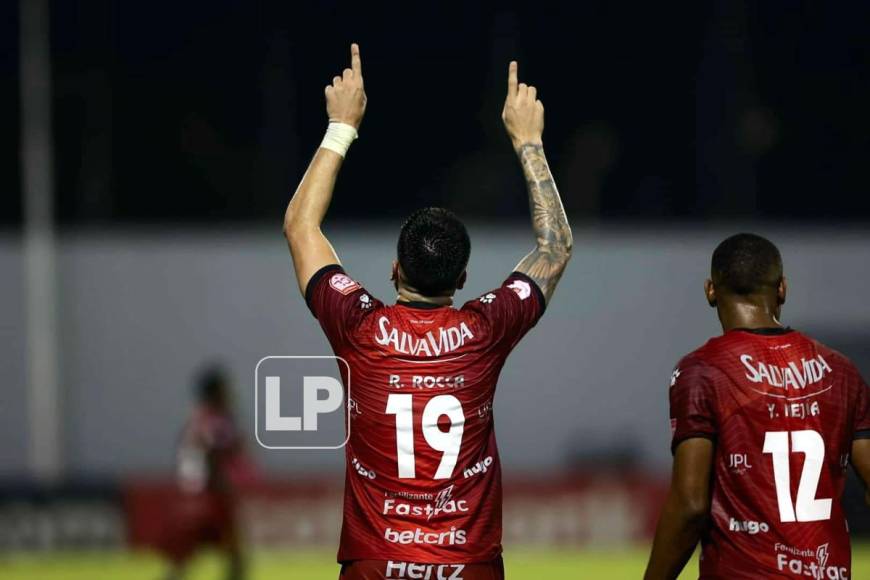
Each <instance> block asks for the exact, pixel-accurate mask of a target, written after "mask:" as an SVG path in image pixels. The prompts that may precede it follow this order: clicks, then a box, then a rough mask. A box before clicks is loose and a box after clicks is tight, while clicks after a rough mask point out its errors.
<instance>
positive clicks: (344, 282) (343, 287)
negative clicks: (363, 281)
mask: <svg viewBox="0 0 870 580" xmlns="http://www.w3.org/2000/svg"><path fill="white" fill-rule="evenodd" d="M329 285H330V286H332V289H333V290H335V291H336V292H340V293H342V294H344V295H347V294H350V293H351V292H353V291H354V290H356V289H357V288H359V284H357V283H356V282H355V281H353V280H352V279H351V277H350V276H348V275H347V274H342V273H341V272H339V273H338V274H333V275H332V278H330V279H329Z"/></svg>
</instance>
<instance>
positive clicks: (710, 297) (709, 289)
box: [704, 278, 716, 308]
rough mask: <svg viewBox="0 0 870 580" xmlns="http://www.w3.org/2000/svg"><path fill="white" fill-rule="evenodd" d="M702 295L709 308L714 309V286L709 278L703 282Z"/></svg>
mask: <svg viewBox="0 0 870 580" xmlns="http://www.w3.org/2000/svg"><path fill="white" fill-rule="evenodd" d="M704 295H705V296H706V297H707V304H709V305H710V307H711V308H716V286H714V285H713V280H711V279H710V278H707V279H706V280H704Z"/></svg>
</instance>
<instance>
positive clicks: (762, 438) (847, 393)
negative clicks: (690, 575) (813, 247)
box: [645, 234, 870, 580]
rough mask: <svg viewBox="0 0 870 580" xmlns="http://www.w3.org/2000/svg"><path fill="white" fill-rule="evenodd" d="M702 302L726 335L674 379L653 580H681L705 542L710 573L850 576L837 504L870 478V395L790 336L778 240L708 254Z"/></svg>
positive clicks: (747, 238) (840, 361)
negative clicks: (666, 484)
mask: <svg viewBox="0 0 870 580" xmlns="http://www.w3.org/2000/svg"><path fill="white" fill-rule="evenodd" d="M711 269H712V276H711V279H709V280H707V282H706V285H705V291H706V295H707V301H708V302H709V303H710V305H711V306H714V307H715V308H716V309H717V311H718V313H719V320H720V321H721V323H722V329H723V330H724V334H723V335H722V336H719V337H716V338H713V339H711V340H709V341H708V342H707V343H706V344H705V345H704V346H702V347H701V348H699V349H698V350H696V351H694V352H692V353H691V354H689V355H687V356H686V357H684V358H683V359H682V360H681V361H680V362H679V363H678V364H677V367H676V369H675V370H674V373H673V376H672V377H671V386H670V403H671V431H672V432H673V442H672V444H671V447H672V451H673V453H674V466H673V475H672V481H671V489H670V493H669V495H668V498H667V500H666V503H665V505H664V508H663V510H662V515H661V518H660V520H659V524H658V529H657V530H656V537H655V541H654V543H653V548H652V555H651V556H650V561H649V565H648V567H647V571H646V576H645V577H646V579H647V580H660V579H666V578H676V577H677V576H678V574H679V573H680V571H681V570H682V569H683V567H684V566H685V564H686V561H687V560H688V559H689V557H690V556H691V554H692V552H693V550H694V549H695V545H696V544H697V543H698V541H699V540H700V542H701V547H702V550H701V564H700V577H701V578H723V579H724V578H727V579H729V580H734V579H738V580H739V579H749V578H752V579H758V578H815V579H818V580H822V579H825V580H827V579H831V580H846V579H848V578H851V577H852V573H851V553H850V547H849V530H848V527H847V524H846V519H845V517H844V515H843V509H842V506H841V504H840V496H841V494H842V492H843V487H844V485H845V482H846V471H847V469H848V466H849V464H850V463H851V464H852V466H853V467H854V469H855V470H856V472H857V473H858V475H859V476H860V477H861V479H862V480H863V481H864V482H865V483H867V482H870V439H868V437H870V394H868V390H867V384H866V383H865V382H864V381H863V380H862V378H861V377H860V375H859V374H858V371H857V370H856V369H855V367H854V366H853V364H852V363H851V362H850V361H849V360H848V359H847V358H846V357H844V356H843V355H841V354H840V353H838V352H836V351H834V350H831V349H830V348H828V347H826V346H824V345H823V344H820V343H818V342H816V341H814V340H812V339H811V338H809V337H807V336H806V335H804V334H802V333H800V332H798V331H796V330H792V329H791V328H788V327H783V326H782V324H780V322H779V321H780V310H781V308H782V305H783V304H784V303H785V297H786V282H785V278H784V277H783V269H782V258H781V257H780V253H779V250H778V249H777V248H776V246H774V245H773V244H772V243H771V242H770V241H768V240H766V239H764V238H762V237H760V236H757V235H753V234H738V235H735V236H732V237H730V238H728V239H726V240H725V241H723V242H722V243H721V244H719V246H718V247H717V248H716V250H715V251H714V252H713V260H712V268H711Z"/></svg>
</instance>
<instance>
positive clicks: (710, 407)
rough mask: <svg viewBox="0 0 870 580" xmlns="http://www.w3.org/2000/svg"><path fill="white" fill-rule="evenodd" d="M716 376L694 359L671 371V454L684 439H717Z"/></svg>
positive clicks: (683, 362)
mask: <svg viewBox="0 0 870 580" xmlns="http://www.w3.org/2000/svg"><path fill="white" fill-rule="evenodd" d="M717 372H718V371H717V370H716V369H715V368H713V367H711V366H710V365H708V364H706V363H704V362H702V361H699V360H697V359H683V360H682V361H680V363H679V364H678V365H677V367H676V368H675V369H674V373H673V375H671V387H670V405H671V452H674V451H675V450H676V448H677V445H679V444H680V443H682V442H683V441H685V440H686V439H691V438H693V437H704V438H706V439H714V440H715V439H716V435H717V433H718V427H717V422H716V412H715V410H716V405H715V396H716V393H715V380H716V373H717Z"/></svg>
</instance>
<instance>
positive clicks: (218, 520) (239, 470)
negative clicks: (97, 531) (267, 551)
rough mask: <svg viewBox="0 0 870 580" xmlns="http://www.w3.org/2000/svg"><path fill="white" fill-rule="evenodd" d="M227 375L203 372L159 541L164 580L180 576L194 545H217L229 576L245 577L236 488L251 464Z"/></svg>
mask: <svg viewBox="0 0 870 580" xmlns="http://www.w3.org/2000/svg"><path fill="white" fill-rule="evenodd" d="M227 389H228V379H227V376H226V375H225V374H224V372H223V371H222V370H220V369H218V368H210V369H207V370H206V371H204V372H203V374H202V376H200V378H199V381H198V385H197V398H198V401H197V405H196V407H195V408H194V410H193V413H192V414H191V416H190V419H189V420H188V421H187V424H186V425H185V427H184V430H183V432H182V434H181V441H180V443H179V446H178V458H177V459H178V480H179V482H178V483H179V487H180V495H179V497H178V500H177V501H176V502H175V503H174V504H173V505H172V506H171V507H170V510H171V517H170V518H169V520H170V521H169V528H168V530H167V532H168V533H167V535H166V538H165V540H164V545H163V546H162V548H163V552H164V553H165V555H166V556H167V558H168V559H169V561H170V563H171V566H170V569H169V571H168V573H167V575H166V578H167V580H178V579H180V578H181V577H182V575H183V572H184V568H185V566H186V564H187V562H188V561H189V560H190V558H191V557H192V556H193V555H194V554H195V552H196V551H197V549H199V548H200V547H202V546H205V545H212V546H214V547H216V548H217V549H218V550H219V551H220V552H221V553H222V554H223V555H224V556H225V558H226V561H227V568H226V578H227V580H242V579H243V578H244V577H245V569H244V559H243V556H242V550H241V546H240V543H239V535H238V530H237V524H236V517H235V504H236V501H235V500H236V491H237V490H236V487H237V485H238V483H239V482H242V481H245V480H251V479H253V478H254V473H253V464H251V463H250V461H249V460H248V457H247V455H246V454H245V453H244V451H243V444H242V439H241V437H240V434H239V430H238V428H237V427H236V423H235V420H234V418H233V414H232V410H231V408H230V402H229V393H228V392H227Z"/></svg>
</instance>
